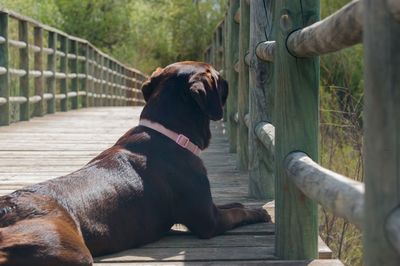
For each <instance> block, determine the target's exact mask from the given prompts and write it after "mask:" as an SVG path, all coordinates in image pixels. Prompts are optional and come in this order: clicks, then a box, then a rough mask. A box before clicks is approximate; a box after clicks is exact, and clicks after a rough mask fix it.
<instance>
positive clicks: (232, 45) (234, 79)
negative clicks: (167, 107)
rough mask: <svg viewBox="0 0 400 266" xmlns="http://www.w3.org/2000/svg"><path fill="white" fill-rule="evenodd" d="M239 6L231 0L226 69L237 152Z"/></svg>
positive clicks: (233, 149)
mask: <svg viewBox="0 0 400 266" xmlns="http://www.w3.org/2000/svg"><path fill="white" fill-rule="evenodd" d="M238 8H239V0H230V1H229V9H228V15H227V20H226V21H227V22H228V28H227V30H228V35H227V38H228V41H227V44H228V46H227V49H226V52H227V54H226V60H227V64H226V71H227V72H228V76H227V77H228V82H229V97H228V101H227V115H226V116H227V120H228V123H227V130H228V134H229V144H230V145H229V151H230V152H236V142H237V127H236V123H235V121H234V115H235V114H236V112H237V97H238V73H237V72H236V71H235V64H236V62H237V60H238V58H239V24H237V23H236V22H235V21H234V16H235V12H236V11H237V10H238Z"/></svg>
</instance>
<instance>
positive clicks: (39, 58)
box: [33, 26, 45, 116]
mask: <svg viewBox="0 0 400 266" xmlns="http://www.w3.org/2000/svg"><path fill="white" fill-rule="evenodd" d="M33 31H34V34H33V38H34V45H35V46H37V47H39V48H40V51H37V52H35V55H34V68H35V70H36V71H40V73H42V75H40V76H39V77H35V95H39V96H40V97H41V100H40V101H39V102H37V103H35V105H34V108H33V115H34V116H43V115H44V104H45V100H44V97H43V94H44V77H43V29H42V28H41V27H37V26H36V27H34V30H33Z"/></svg>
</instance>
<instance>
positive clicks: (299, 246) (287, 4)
mask: <svg viewBox="0 0 400 266" xmlns="http://www.w3.org/2000/svg"><path fill="white" fill-rule="evenodd" d="M275 3H276V6H275V12H277V14H279V16H276V17H275V22H274V24H275V25H280V27H279V28H278V30H277V33H276V47H277V49H276V50H275V52H276V53H275V54H276V57H275V60H274V65H275V89H276V96H275V100H276V105H275V106H276V108H275V121H274V125H275V160H276V168H275V169H276V191H275V192H276V199H275V200H276V202H275V204H276V252H277V256H278V257H280V258H284V259H312V258H316V257H317V238H318V213H317V205H316V203H315V202H313V201H312V200H310V199H308V198H307V197H306V196H305V195H304V194H303V193H302V192H301V191H300V190H299V189H298V188H297V187H296V186H295V184H294V183H293V182H292V181H291V179H290V177H289V176H288V174H287V173H286V171H285V169H284V160H285V157H286V156H287V155H288V154H289V153H291V152H293V151H303V152H305V153H307V154H308V155H309V156H310V157H311V158H312V159H313V160H314V161H317V160H318V130H319V114H318V109H319V58H317V57H315V58H304V59H303V58H302V59H299V58H295V57H293V56H292V55H290V54H289V53H288V51H287V49H286V45H285V42H286V38H287V36H288V34H290V32H292V31H293V30H295V29H297V28H302V27H305V26H307V25H309V24H312V23H314V22H315V21H316V20H318V19H319V13H320V12H319V1H318V0H303V1H292V0H279V1H276V2H275Z"/></svg>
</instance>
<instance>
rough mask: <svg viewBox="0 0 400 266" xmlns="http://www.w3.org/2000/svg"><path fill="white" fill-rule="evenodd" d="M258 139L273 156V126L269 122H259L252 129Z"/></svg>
mask: <svg viewBox="0 0 400 266" xmlns="http://www.w3.org/2000/svg"><path fill="white" fill-rule="evenodd" d="M254 131H255V133H256V135H257V137H258V139H259V140H260V142H261V143H262V144H263V145H264V147H265V148H266V149H267V152H268V153H270V156H271V157H274V156H275V127H274V126H273V125H272V124H270V123H265V122H261V123H259V124H258V125H257V126H256V127H255V129H254Z"/></svg>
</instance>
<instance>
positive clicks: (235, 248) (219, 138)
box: [0, 107, 329, 265]
mask: <svg viewBox="0 0 400 266" xmlns="http://www.w3.org/2000/svg"><path fill="white" fill-rule="evenodd" d="M140 110H141V108H140V107H136V108H131V107H128V108H126V107H118V108H114V107H113V108H109V107H104V108H95V109H91V108H89V109H80V110H72V111H70V112H68V113H58V114H55V115H52V116H47V117H41V118H35V119H33V120H32V121H35V120H36V121H37V123H36V124H35V123H31V122H29V123H19V124H13V125H12V126H10V127H9V128H8V132H9V133H7V134H11V132H10V131H9V129H14V130H20V129H22V128H26V127H27V128H28V129H29V130H27V131H25V133H19V134H23V136H24V137H23V138H24V139H25V141H26V142H29V143H32V145H31V147H33V146H35V145H38V146H40V145H45V146H44V147H45V148H46V149H47V148H49V149H50V148H51V146H53V144H56V145H59V146H57V147H59V148H62V145H65V147H69V146H70V145H71V144H73V145H75V146H76V148H75V149H71V150H59V151H56V150H49V151H27V150H25V149H24V148H23V147H22V148H21V150H20V151H13V152H7V151H4V150H3V141H4V143H6V144H7V145H11V144H12V143H10V142H8V139H7V138H3V139H0V195H4V194H7V193H10V192H12V191H13V190H14V189H16V188H20V187H22V186H25V185H28V184H33V183H37V182H41V181H44V180H47V179H49V178H53V177H56V176H59V175H63V174H66V173H69V172H71V171H73V170H76V169H77V168H78V167H79V166H80V164H81V163H82V164H84V163H86V162H87V161H88V160H90V159H91V158H93V157H94V156H95V155H96V154H97V153H99V152H100V151H101V150H102V148H101V147H100V145H96V141H89V142H88V139H80V137H77V136H81V134H82V133H83V132H84V130H86V132H92V130H93V128H94V127H98V130H100V131H102V130H104V129H108V130H109V131H108V132H103V133H101V134H99V136H100V137H99V136H98V138H102V137H101V136H104V134H111V135H112V136H113V138H115V139H114V140H113V138H111V137H109V138H108V139H106V140H103V141H102V143H104V144H105V143H107V142H110V143H112V142H114V141H115V140H116V139H117V138H118V137H119V135H118V132H121V131H126V130H127V129H128V128H129V127H130V126H131V125H135V124H136V123H137V121H138V119H139V116H138V114H139V113H140ZM68 114H71V115H72V116H69V115H68ZM74 120H75V121H79V120H82V121H85V122H84V124H85V125H87V122H86V121H87V120H93V124H90V126H87V127H86V129H85V127H84V126H80V130H82V133H80V134H70V133H63V132H59V133H57V134H55V133H51V135H50V136H51V138H53V140H52V141H51V142H48V144H41V142H40V139H41V140H42V141H44V142H45V141H47V139H48V136H47V135H46V134H42V133H40V132H45V131H43V130H47V129H48V130H50V129H52V128H54V124H57V127H59V129H58V130H61V129H63V127H64V126H68V125H71V124H72V125H74V124H75V122H74ZM40 121H42V122H43V121H46V122H45V123H44V122H43V123H42V122H40ZM62 121H64V122H62ZM96 121H97V122H96ZM105 121H107V123H105ZM119 121H125V123H120V122H119ZM126 121H132V122H130V123H131V125H130V124H129V123H127V122H126ZM53 123H54V124H53ZM33 124H35V125H33ZM104 124H109V125H108V126H105V125H104ZM115 125H118V127H120V128H118V127H116V126H115ZM211 127H212V130H213V132H212V133H213V136H214V138H213V139H212V141H211V146H210V149H209V150H208V151H206V152H204V153H203V154H202V155H201V156H202V158H203V160H204V162H205V164H206V167H207V169H208V171H209V179H210V183H211V190H212V194H213V199H214V201H215V202H216V203H217V204H224V203H229V202H242V203H244V205H245V206H248V207H261V206H264V208H266V209H267V210H268V211H269V213H270V214H271V216H272V218H274V203H273V202H269V203H268V204H265V202H264V201H260V200H254V199H251V198H248V197H247V175H246V173H243V172H239V171H238V170H237V169H235V167H234V165H235V161H236V156H235V155H234V154H231V153H228V151H229V144H228V142H227V141H226V139H225V135H224V134H223V133H222V129H223V125H221V124H220V123H213V124H212V126H211ZM5 129H7V128H0V136H2V134H3V132H2V130H5ZM29 132H30V133H29ZM30 135H31V136H33V141H30ZM71 135H72V137H73V138H76V139H71ZM88 135H89V136H93V135H90V134H88ZM64 139H65V140H64ZM72 140H73V141H72ZM75 141H76V142H75ZM63 143H64V144H63ZM89 144H90V145H89ZM7 145H6V146H7ZM18 145H22V143H21V142H17V144H15V147H17V146H18ZM81 145H88V146H92V147H93V149H96V148H97V150H96V151H90V150H81V148H80V146H81ZM3 159H4V161H3ZM35 160H37V161H38V162H37V163H36V164H35V163H34V162H35ZM173 229H174V230H173V231H171V232H170V233H169V234H168V236H166V237H164V238H162V239H161V240H160V241H157V242H154V243H151V244H149V245H146V246H143V247H140V248H137V249H133V250H129V251H125V253H118V254H113V255H110V256H108V257H107V259H105V260H107V262H104V260H103V262H102V263H107V265H114V263H119V262H121V263H122V262H123V263H125V264H126V265H127V264H131V263H133V265H140V264H146V265H152V264H150V263H155V264H154V265H157V262H160V263H161V262H162V263H167V264H166V265H168V263H178V262H182V263H185V264H186V263H190V262H201V265H204V264H209V263H211V264H214V263H218V262H219V261H221V263H222V264H224V265H235V263H242V262H243V263H244V264H242V265H246V263H247V262H252V261H255V262H261V261H264V260H265V259H276V258H275V256H274V255H273V254H274V241H273V240H274V230H275V225H274V224H273V223H268V224H267V223H259V224H253V225H246V226H241V227H238V228H235V229H233V230H231V231H228V232H227V233H226V234H224V235H221V236H218V237H215V238H212V239H209V240H199V239H197V237H195V236H193V235H192V234H191V233H190V232H189V231H188V230H187V228H186V227H184V226H182V225H176V226H174V228H173ZM320 251H321V255H322V254H323V256H325V257H328V256H329V252H328V251H327V250H326V249H320ZM233 253H234V255H232V254H233ZM96 260H97V261H100V260H101V259H96ZM268 262H269V261H268ZM136 263H138V264H136ZM264 263H266V261H264ZM282 263H284V262H282ZM96 265H97V264H96ZM115 265H118V264H115ZM172 265H173V264H172ZM239 265H240V264H239ZM276 265H279V264H276ZM281 265H284V264H281ZM289 265H290V264H289ZM292 265H296V264H292Z"/></svg>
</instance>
